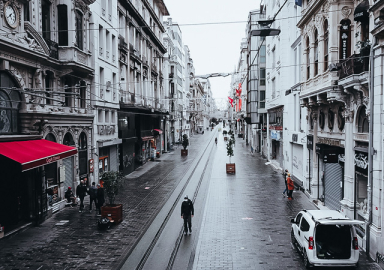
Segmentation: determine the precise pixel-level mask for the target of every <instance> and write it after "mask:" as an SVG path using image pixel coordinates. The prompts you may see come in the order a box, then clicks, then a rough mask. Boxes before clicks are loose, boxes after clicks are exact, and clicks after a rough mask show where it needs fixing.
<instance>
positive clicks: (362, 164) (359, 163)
mask: <svg viewBox="0 0 384 270" xmlns="http://www.w3.org/2000/svg"><path fill="white" fill-rule="evenodd" d="M355 166H356V167H359V168H362V169H364V170H365V169H367V168H368V156H366V155H364V154H361V153H360V154H355Z"/></svg>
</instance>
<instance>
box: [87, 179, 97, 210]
mask: <svg viewBox="0 0 384 270" xmlns="http://www.w3.org/2000/svg"><path fill="white" fill-rule="evenodd" d="M95 184H96V183H95V182H92V186H91V187H90V188H89V190H88V194H89V212H92V205H93V202H95V207H96V209H97V188H96V186H95Z"/></svg>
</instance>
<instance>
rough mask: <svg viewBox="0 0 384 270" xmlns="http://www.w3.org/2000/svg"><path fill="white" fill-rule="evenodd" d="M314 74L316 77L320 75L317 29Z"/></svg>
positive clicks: (316, 34)
mask: <svg viewBox="0 0 384 270" xmlns="http://www.w3.org/2000/svg"><path fill="white" fill-rule="evenodd" d="M313 57H314V62H315V67H314V69H315V70H314V72H315V76H316V75H317V74H318V73H319V35H318V33H317V29H315V44H314V56H313Z"/></svg>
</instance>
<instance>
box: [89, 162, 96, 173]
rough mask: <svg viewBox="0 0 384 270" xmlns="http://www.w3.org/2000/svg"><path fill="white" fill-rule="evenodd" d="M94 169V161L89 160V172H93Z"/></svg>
mask: <svg viewBox="0 0 384 270" xmlns="http://www.w3.org/2000/svg"><path fill="white" fill-rule="evenodd" d="M94 169H95V161H94V160H93V159H90V160H89V172H90V173H93V170H94Z"/></svg>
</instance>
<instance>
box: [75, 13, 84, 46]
mask: <svg viewBox="0 0 384 270" xmlns="http://www.w3.org/2000/svg"><path fill="white" fill-rule="evenodd" d="M76 46H77V47H78V48H79V49H80V50H82V49H83V14H82V13H81V12H80V11H78V10H76Z"/></svg>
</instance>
